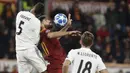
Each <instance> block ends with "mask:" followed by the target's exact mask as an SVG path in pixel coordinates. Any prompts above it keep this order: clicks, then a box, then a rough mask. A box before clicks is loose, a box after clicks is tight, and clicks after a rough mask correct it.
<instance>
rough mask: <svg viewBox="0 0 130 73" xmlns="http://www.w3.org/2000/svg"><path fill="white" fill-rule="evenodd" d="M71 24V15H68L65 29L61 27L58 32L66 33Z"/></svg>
mask: <svg viewBox="0 0 130 73" xmlns="http://www.w3.org/2000/svg"><path fill="white" fill-rule="evenodd" d="M71 24H72V19H71V14H68V22H67V24H66V26H65V27H63V28H62V29H61V30H60V31H67V30H68V29H69V27H71Z"/></svg>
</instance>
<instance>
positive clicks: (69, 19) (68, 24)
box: [67, 14, 72, 26]
mask: <svg viewBox="0 0 130 73" xmlns="http://www.w3.org/2000/svg"><path fill="white" fill-rule="evenodd" d="M71 24H72V19H71V14H68V22H67V26H71Z"/></svg>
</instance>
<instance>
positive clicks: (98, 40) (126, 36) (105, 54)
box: [0, 0, 130, 63]
mask: <svg viewBox="0 0 130 73" xmlns="http://www.w3.org/2000/svg"><path fill="white" fill-rule="evenodd" d="M23 1H26V0H23ZM34 1H37V0H34ZM88 1H91V0H88ZM93 1H98V0H93ZM100 1H101V0H100ZM104 1H105V2H107V1H110V2H111V4H110V5H109V7H108V8H107V11H106V12H105V13H101V11H100V10H97V11H95V12H92V13H82V11H81V10H80V8H79V7H78V4H79V2H78V1H75V2H73V5H72V7H70V9H69V11H65V10H64V9H60V8H56V9H55V10H52V11H51V12H50V13H49V14H50V17H51V18H52V19H53V17H54V15H55V14H56V13H59V12H62V13H64V14H66V15H67V14H68V13H70V14H71V17H72V20H73V22H72V27H71V28H69V30H79V31H81V32H84V31H86V30H87V31H90V32H92V33H93V34H94V35H95V42H94V45H93V46H92V50H93V51H95V52H96V53H97V54H99V55H100V56H101V57H102V59H103V60H104V61H105V62H116V63H130V5H128V3H127V2H126V1H125V0H115V1H113V2H112V0H104ZM27 3H28V2H27ZM33 3H36V2H33ZM16 5H17V4H13V3H4V4H3V3H0V6H1V7H0V59H16V56H15V54H16V53H15V16H16V14H17V8H16ZM31 6H32V5H30V6H27V4H26V2H24V5H23V9H22V10H26V9H27V10H28V9H30V8H31ZM1 8H2V9H1ZM57 28H58V27H57ZM58 29H60V28H58ZM69 30H68V31H69ZM79 39H80V37H72V36H65V37H62V38H61V39H60V42H61V45H62V46H63V48H64V49H65V50H66V52H67V53H68V51H69V50H71V49H77V48H79V47H80V44H79ZM66 40H67V41H66Z"/></svg>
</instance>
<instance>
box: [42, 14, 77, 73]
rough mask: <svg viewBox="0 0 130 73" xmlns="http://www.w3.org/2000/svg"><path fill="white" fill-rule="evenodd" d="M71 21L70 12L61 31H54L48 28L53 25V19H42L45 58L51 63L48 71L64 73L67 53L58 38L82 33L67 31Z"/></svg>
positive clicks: (50, 72)
mask: <svg viewBox="0 0 130 73" xmlns="http://www.w3.org/2000/svg"><path fill="white" fill-rule="evenodd" d="M71 21H72V19H70V14H69V15H68V23H67V24H66V26H65V27H63V28H62V29H61V30H60V31H56V32H53V31H51V30H50V29H48V26H51V24H50V22H51V21H50V20H49V19H47V18H44V19H43V20H42V30H41V39H40V45H41V47H42V49H43V52H44V53H43V56H44V58H45V60H47V61H48V62H49V63H50V64H49V65H48V66H47V72H48V73H62V64H63V62H64V60H65V57H66V54H65V51H64V49H63V48H62V47H61V45H60V42H59V40H58V39H57V38H59V37H62V36H66V35H73V34H79V33H80V32H79V31H68V32H67V31H66V30H67V29H68V28H69V27H70V26H71Z"/></svg>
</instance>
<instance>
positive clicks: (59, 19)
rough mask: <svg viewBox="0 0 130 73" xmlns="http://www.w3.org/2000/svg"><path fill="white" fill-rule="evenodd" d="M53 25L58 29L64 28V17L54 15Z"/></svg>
mask: <svg viewBox="0 0 130 73" xmlns="http://www.w3.org/2000/svg"><path fill="white" fill-rule="evenodd" d="M54 23H55V24H56V26H60V27H63V26H65V25H66V23H67V17H66V15H65V14H63V13H58V14H56V15H55V17H54Z"/></svg>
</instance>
